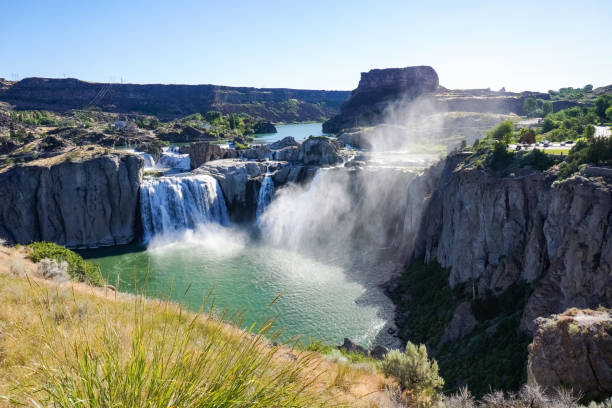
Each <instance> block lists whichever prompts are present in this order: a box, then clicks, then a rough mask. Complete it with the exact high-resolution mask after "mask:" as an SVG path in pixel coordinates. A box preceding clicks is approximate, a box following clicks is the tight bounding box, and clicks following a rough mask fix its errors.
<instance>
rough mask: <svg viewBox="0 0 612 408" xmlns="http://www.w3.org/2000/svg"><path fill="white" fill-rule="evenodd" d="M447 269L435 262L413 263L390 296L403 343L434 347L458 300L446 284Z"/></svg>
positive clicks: (418, 260) (420, 261)
mask: <svg viewBox="0 0 612 408" xmlns="http://www.w3.org/2000/svg"><path fill="white" fill-rule="evenodd" d="M448 275H449V269H445V268H443V267H442V266H441V265H440V264H439V263H438V262H436V261H431V262H429V263H425V260H424V259H423V258H418V259H416V260H414V261H412V262H411V263H410V264H409V265H408V266H407V267H406V271H405V272H404V273H403V274H402V276H401V277H400V279H399V280H398V282H397V283H398V286H397V288H396V289H395V290H394V291H393V293H392V295H391V296H392V298H393V300H394V302H395V303H396V305H397V310H396V311H397V313H396V316H397V318H396V319H397V326H398V327H399V329H400V330H399V336H400V338H402V339H403V340H406V341H408V340H410V341H413V342H417V343H426V344H428V345H431V346H433V347H435V346H436V345H437V344H438V341H439V340H440V337H442V334H443V333H444V329H445V328H446V326H447V325H448V323H449V322H450V321H451V319H452V318H453V312H454V311H455V307H456V306H457V304H459V302H460V300H458V299H457V297H458V296H456V295H455V293H454V292H453V290H452V289H451V288H450V286H449V284H448Z"/></svg>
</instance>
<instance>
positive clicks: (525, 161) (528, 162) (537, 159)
mask: <svg viewBox="0 0 612 408" xmlns="http://www.w3.org/2000/svg"><path fill="white" fill-rule="evenodd" d="M553 164H555V161H554V160H553V158H552V157H550V155H548V154H546V153H544V152H543V151H541V150H538V149H533V150H530V151H529V152H527V153H525V154H524V155H523V156H522V157H521V167H523V166H531V167H533V168H535V169H538V170H540V171H542V170H546V169H549V168H550V167H551V166H552V165H553Z"/></svg>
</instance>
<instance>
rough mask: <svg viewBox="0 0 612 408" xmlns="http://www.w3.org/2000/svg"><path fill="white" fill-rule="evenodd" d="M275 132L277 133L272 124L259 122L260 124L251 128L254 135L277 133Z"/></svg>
mask: <svg viewBox="0 0 612 408" xmlns="http://www.w3.org/2000/svg"><path fill="white" fill-rule="evenodd" d="M277 132H278V131H277V130H276V128H275V127H274V125H273V124H272V122H268V121H260V122H257V123H255V126H253V133H255V134H259V133H277Z"/></svg>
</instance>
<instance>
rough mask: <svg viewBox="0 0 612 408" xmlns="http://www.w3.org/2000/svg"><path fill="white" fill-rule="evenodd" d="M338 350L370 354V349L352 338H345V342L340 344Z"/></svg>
mask: <svg viewBox="0 0 612 408" xmlns="http://www.w3.org/2000/svg"><path fill="white" fill-rule="evenodd" d="M338 350H342V351H344V352H345V353H357V354H362V355H364V356H367V355H368V350H366V349H365V348H363V347H361V346H360V345H357V344H355V343H353V342H352V341H351V340H350V339H347V338H346V337H345V338H344V343H342V345H341V346H338Z"/></svg>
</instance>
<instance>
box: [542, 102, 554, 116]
mask: <svg viewBox="0 0 612 408" xmlns="http://www.w3.org/2000/svg"><path fill="white" fill-rule="evenodd" d="M550 113H553V104H552V102H551V101H544V102H543V103H542V114H543V115H544V116H546V115H548V114H550Z"/></svg>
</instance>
